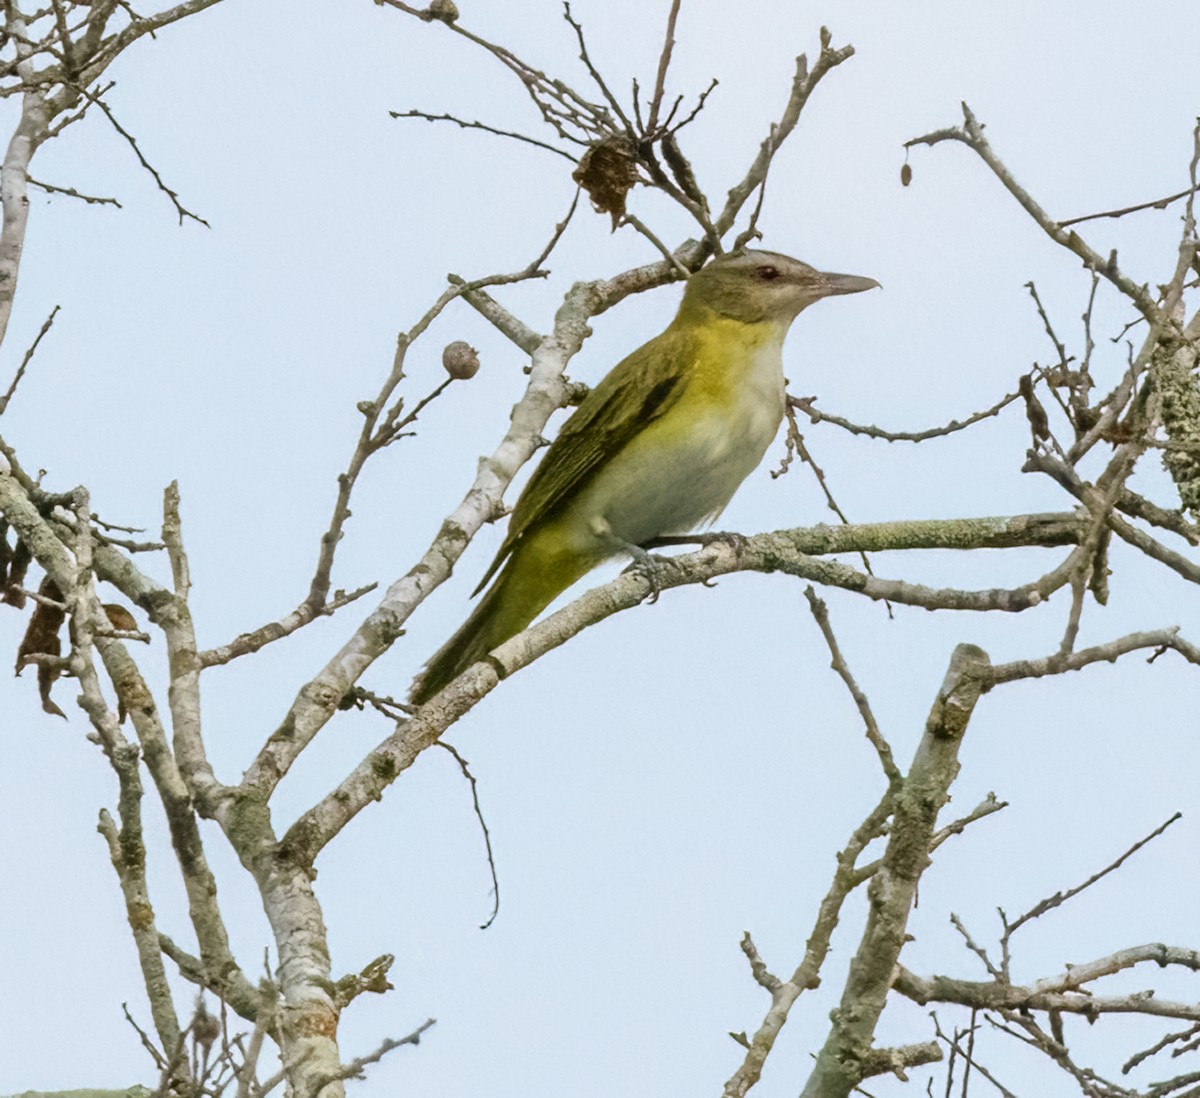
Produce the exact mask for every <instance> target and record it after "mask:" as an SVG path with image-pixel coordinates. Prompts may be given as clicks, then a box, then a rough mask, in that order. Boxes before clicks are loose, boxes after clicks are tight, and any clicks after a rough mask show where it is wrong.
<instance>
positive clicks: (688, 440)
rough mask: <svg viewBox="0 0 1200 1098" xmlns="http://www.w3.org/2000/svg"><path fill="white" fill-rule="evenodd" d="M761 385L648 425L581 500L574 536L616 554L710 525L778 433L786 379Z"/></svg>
mask: <svg viewBox="0 0 1200 1098" xmlns="http://www.w3.org/2000/svg"><path fill="white" fill-rule="evenodd" d="M764 380H766V381H767V382H768V383H767V384H766V385H744V386H742V387H740V388H739V391H738V392H737V393H736V394H735V395H734V396H733V398H732V399H729V400H727V401H726V402H724V403H722V402H714V401H712V399H711V394H707V395H704V396H699V395H698V396H697V397H696V398H694V399H689V397H686V396H685V397H684V398H683V400H681V401H680V404H679V405H677V406H676V407H675V408H673V409H672V410H671V412H670V413H669V414H668V415H666V416H664V417H663V418H662V419H661V420H660V421H657V422H655V423H652V424H649V425H648V426H647V427H646V429H645V430H643V431H642V432H641V433H640V434H639V435H638V436H637V437H636V438H634V439H633V440H632V441H631V442H629V443H628V444H627V445H626V446H625V448H624V449H623V450H622V451H621V453H619V454H617V455H614V457H613V459H612V460H611V461H610V462H609V463H608V465H607V466H605V468H604V469H603V470H601V471H600V472H599V473H598V474H597V475H596V477H595V479H594V480H593V481H592V483H591V484H589V485H588V487H587V488H586V489H585V490H584V491H583V492H582V493H581V494H580V497H579V499H578V500H577V501H576V504H575V506H574V507H573V508H572V510H574V509H575V508H576V507H577V508H578V510H577V511H576V516H577V519H578V520H582V521H581V522H579V523H578V525H577V526H576V528H577V529H580V530H581V532H582V530H583V529H586V530H587V531H588V532H589V534H590V535H591V536H592V537H594V538H597V539H599V540H602V541H606V542H609V543H611V546H612V548H613V549H614V551H615V550H617V549H619V548H621V547H622V546H623V545H626V544H633V545H640V544H642V543H643V542H646V541H649V540H650V539H651V538H655V537H660V536H662V535H667V534H683V533H687V532H688V531H691V530H694V529H696V527H698V526H701V525H703V524H704V523H706V522H711V521H713V520H714V519H715V518H716V517H717V516H718V515H719V514H720V513H721V511H723V510H724V508H725V505H726V504H727V503H728V502H729V501H730V499H732V497H733V494H734V493H735V492H736V491H737V489H738V487H739V485H740V484H741V483H742V481H743V480H745V479H746V477H747V476H749V475H750V473H752V472H753V471H754V469H755V468H757V466H758V464H759V462H760V461H762V458H763V455H764V454H765V453H766V451H767V447H768V446H770V444H771V442H772V440H773V439H774V438H775V435H776V433H777V432H778V430H779V423H780V420H781V419H782V418H783V379H782V377H781V376H779V374H778V371H776V375H775V377H774V378H773V379H771V378H768V379H764ZM573 525H575V524H573Z"/></svg>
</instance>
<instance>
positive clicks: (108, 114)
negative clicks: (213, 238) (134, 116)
mask: <svg viewBox="0 0 1200 1098" xmlns="http://www.w3.org/2000/svg"><path fill="white" fill-rule="evenodd" d="M76 91H78V92H79V94H80V95H82V96H84V97H85V98H86V99H88V100H90V101H91V102H93V103H95V104H96V106H97V107H99V108H100V110H101V111H103V112H104V116H105V118H107V119H108V120H109V122H110V123H112V127H113V129H114V130H116V131H117V133H119V134H120V135H121V136H122V137H123V138H125V141H126V143H127V144H128V145H129V147H130V148H131V149H133V153H134V155H135V156H136V157H137V158H138V163H139V164H141V166H142V167H143V168H145V169H146V171H148V172H149V173H150V175H151V177H152V178H153V179H154V183H155V186H157V187H158V189H159V190H160V191H162V193H163V194H165V195H166V196H167V198H169V199H170V200H171V205H172V206H174V207H175V213H176V214H177V215H178V217H179V224H180V225H182V224H183V222H184V219H185V218H186V219H189V220H191V221H195V222H198V223H199V224H201V225H203V226H204V227H205V228H206V229H211V228H212V226H211V225H210V224H209V223H208V222H207V221H205V220H204V218H202V217H200V216H199V215H198V214H194V213H192V211H191V210H189V209H188V208H187V207H186V206H184V205H183V203H182V202H180V201H179V194H178V193H177V192H176V191H173V190H171V188H170V187H168V186H167V185H166V183H164V182H163V178H162V176H161V175H159V174H158V171H157V170H156V169H155V167H154V165H153V164H151V163H150V161H149V160H147V159H146V157H145V156H144V155H143V154H142V150H141V149H140V148H139V147H138V143H137V138H135V137H134V136H133V134H131V133H130V132H129V131H128V130H127V129H125V127H124V126H122V125H121V123H120V122H118V121H117V117H116V115H115V114H113V111H112V108H111V107H110V106H109V105H108V104H107V103H106V102H105V101H104V99H103V98H101V97H100V96H98V95H96V94H95V93H94V92H90V91H88V90H87V88H85V87H83V86H82V85H78V86H77V87H76Z"/></svg>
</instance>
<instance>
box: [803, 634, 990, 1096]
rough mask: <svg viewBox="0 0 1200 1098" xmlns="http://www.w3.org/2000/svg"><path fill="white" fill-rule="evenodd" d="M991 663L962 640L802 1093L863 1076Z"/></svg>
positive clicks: (841, 1089)
mask: <svg viewBox="0 0 1200 1098" xmlns="http://www.w3.org/2000/svg"><path fill="white" fill-rule="evenodd" d="M989 666H990V663H989V660H988V657H987V653H985V652H984V651H983V650H982V649H980V648H976V647H975V646H974V645H968V644H960V645H959V646H958V647H957V648H956V649H955V651H954V655H953V656H952V658H951V661H950V667H949V669H948V670H947V672H946V679H945V681H944V682H943V684H942V688H941V690H939V692H938V695H937V699H936V700H935V702H934V705H933V708H932V710H931V712H930V714H929V719H928V721H927V722H926V725H925V734H924V736H923V737H922V738H921V742H920V745H919V746H918V748H917V752H916V755H915V757H914V758H913V762H912V765H911V766H910V767H909V771H908V775H907V777H906V778H905V779H904V783H903V786H902V787H901V788H900V790H899V792H898V793H897V795H896V799H895V812H894V814H893V818H892V828H891V833H890V835H889V837H888V845H887V851H886V853H885V854H884V856H883V865H882V866H881V867H880V870H879V872H878V873H877V874H876V875H875V877H874V878H873V879H872V881H871V886H870V896H871V906H870V910H869V912H868V914H867V921H866V927H865V929H864V930H863V934H862V938H861V940H860V942H859V947H858V950H857V952H856V953H855V955H854V959H853V960H852V961H851V962H850V971H849V974H848V975H847V978H846V983H845V988H844V991H843V993H842V998H841V1006H840V1008H839V1009H837V1010H835V1011H834V1012H833V1013H832V1014H831V1016H830V1017H831V1020H832V1025H831V1027H830V1031H829V1036H828V1037H827V1038H826V1041H825V1044H824V1046H823V1047H822V1049H821V1051H820V1052H819V1053H818V1055H817V1063H816V1066H815V1067H814V1068H813V1071H812V1074H811V1075H810V1076H809V1077H808V1081H807V1082H806V1084H805V1086H804V1090H803V1091H802V1092H801V1093H802V1095H803V1098H816V1096H817V1095H820V1096H821V1098H841V1096H845V1095H848V1094H849V1093H850V1091H851V1090H852V1089H853V1088H854V1087H856V1086H857V1085H858V1084H859V1083H860V1082H861V1081H862V1079H863V1078H864V1071H865V1070H866V1069H867V1068H868V1066H869V1063H870V1061H869V1059H868V1057H869V1055H870V1052H871V1045H872V1041H873V1038H874V1033H875V1026H876V1023H877V1022H878V1019H879V1016H880V1014H881V1013H882V1012H883V1006H884V1002H885V1001H886V999H887V995H888V992H889V991H890V990H891V986H892V981H893V978H894V974H895V970H896V965H897V961H898V958H899V955H900V951H901V949H902V948H903V946H904V943H905V940H906V935H905V928H906V926H907V923H908V916H909V912H910V911H911V909H912V904H913V899H914V897H915V895H916V890H917V884H918V882H919V881H920V878H921V874H922V873H923V871H924V869H925V866H926V865H927V864H928V851H929V844H930V842H931V841H932V839H933V833H934V824H935V822H936V819H937V814H938V811H939V810H940V809H941V807H942V805H943V804H945V802H946V800H947V799H948V795H949V789H950V785H951V783H952V782H953V781H954V778H955V776H956V775H957V774H958V750H959V746H960V745H961V743H962V739H963V735H964V733H965V732H966V728H967V724H968V723H969V721H970V719H971V715H972V713H973V712H974V709H975V704H976V702H978V700H979V698H980V695H981V694H982V692H983V685H984V682H985V681H986V678H987V671H988V668H989Z"/></svg>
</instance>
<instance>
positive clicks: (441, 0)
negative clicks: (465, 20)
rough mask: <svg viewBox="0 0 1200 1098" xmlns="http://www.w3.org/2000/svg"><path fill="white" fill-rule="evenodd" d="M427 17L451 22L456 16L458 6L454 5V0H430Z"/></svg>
mask: <svg viewBox="0 0 1200 1098" xmlns="http://www.w3.org/2000/svg"><path fill="white" fill-rule="evenodd" d="M429 18H430V19H440V20H441V21H442V22H443V23H453V22H454V20H455V19H457V18H458V8H457V7H455V5H454V0H430V4H429Z"/></svg>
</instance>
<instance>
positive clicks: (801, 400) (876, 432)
mask: <svg viewBox="0 0 1200 1098" xmlns="http://www.w3.org/2000/svg"><path fill="white" fill-rule="evenodd" d="M1020 395H1021V394H1020V393H1008V394H1006V395H1005V396H1003V397H1001V398H1000V399H999V400H998V401H996V403H995V404H993V405H992V406H991V407H990V408H985V409H984V410H983V411H982V412H972V413H971V415H969V416H967V418H966V419H964V420H957V419H952V420H951V421H950V422H949V423H947V424H946V425H945V426H944V427H929V428H927V429H926V430H924V431H885V430H884V429H883V428H881V427H875V426H873V425H872V424H859V423H851V422H850V421H849V420H848V419H843V418H842V417H841V416H835V415H832V414H831V413H829V412H823V411H821V410H820V409H818V408H817V407H816V400H817V398H816V397H795V396H791V395H789V396H788V403H789V404H790V405H791V406H792V407H793V408H796V409H798V410H799V411H801V412H803V413H804V414H805V415H806V416H808V418H809V419H810V420H812V422H813V423H832V424H833V425H834V426H835V427H840V428H841V429H842V430H843V431H849V432H850V434H852V435H866V436H867V437H868V438H877V439H882V440H883V441H884V442H925V441H926V440H927V439H931V438H944V437H945V436H946V435H952V434H954V433H955V432H957V431H965V430H966V429H967V428H968V427H973V426H974V425H975V424H976V423H979V422H980V421H981V420H985V419H991V418H992V417H993V416H997V415H999V414H1000V413H1001V412H1002V411H1003V410H1004V409H1005V408H1007V407H1008V406H1009V405H1010V404H1012V403H1013V401H1015V400H1017V399H1018V398H1019V397H1020Z"/></svg>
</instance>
